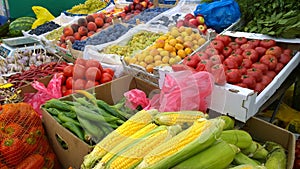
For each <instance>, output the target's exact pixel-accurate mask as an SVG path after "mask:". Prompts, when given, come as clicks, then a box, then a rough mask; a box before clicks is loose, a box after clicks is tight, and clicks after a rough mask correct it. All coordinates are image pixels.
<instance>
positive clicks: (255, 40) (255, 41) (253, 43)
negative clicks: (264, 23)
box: [247, 39, 260, 47]
mask: <svg viewBox="0 0 300 169" xmlns="http://www.w3.org/2000/svg"><path fill="white" fill-rule="evenodd" d="M247 43H249V44H250V45H252V46H253V47H257V46H259V43H260V40H258V39H251V40H248V42H247Z"/></svg>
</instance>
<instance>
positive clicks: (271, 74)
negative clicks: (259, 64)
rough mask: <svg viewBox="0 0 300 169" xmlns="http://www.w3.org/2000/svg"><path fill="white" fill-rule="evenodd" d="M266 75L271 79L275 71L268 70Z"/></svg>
mask: <svg viewBox="0 0 300 169" xmlns="http://www.w3.org/2000/svg"><path fill="white" fill-rule="evenodd" d="M266 75H267V76H269V77H270V78H271V79H274V77H275V76H276V73H275V72H274V71H271V70H269V71H267V73H266Z"/></svg>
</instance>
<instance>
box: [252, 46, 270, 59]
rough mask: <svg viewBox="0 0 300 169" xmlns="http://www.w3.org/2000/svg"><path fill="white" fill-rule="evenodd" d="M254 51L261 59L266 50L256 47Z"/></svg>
mask: <svg viewBox="0 0 300 169" xmlns="http://www.w3.org/2000/svg"><path fill="white" fill-rule="evenodd" d="M254 50H255V51H256V52H257V53H258V56H259V57H261V56H263V55H264V54H265V53H266V50H267V49H266V48H264V47H261V46H258V47H256V48H254Z"/></svg>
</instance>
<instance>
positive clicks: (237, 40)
mask: <svg viewBox="0 0 300 169" xmlns="http://www.w3.org/2000/svg"><path fill="white" fill-rule="evenodd" d="M234 41H235V42H236V43H237V44H239V45H242V44H244V43H247V41H248V40H247V39H246V38H245V37H238V38H235V39H234Z"/></svg>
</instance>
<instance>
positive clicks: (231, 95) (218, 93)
mask: <svg viewBox="0 0 300 169" xmlns="http://www.w3.org/2000/svg"><path fill="white" fill-rule="evenodd" d="M223 34H224V35H228V36H231V37H246V38H248V39H266V37H265V36H258V35H254V34H252V33H245V32H240V33H238V34H233V33H232V32H229V31H225V32H224V33H223ZM276 42H279V41H276ZM201 48H202V47H201ZM204 48H205V46H203V48H202V49H204ZM200 50H201V49H200ZM299 63H300V52H296V53H295V55H294V56H293V57H292V59H291V60H290V61H289V62H288V63H287V65H285V67H284V68H283V69H282V70H281V71H280V72H279V73H278V74H277V75H276V76H275V78H274V79H273V80H272V82H271V83H270V84H269V85H268V86H266V88H265V89H264V90H263V91H262V92H261V93H260V94H257V93H256V92H254V91H253V90H251V89H247V88H242V87H239V86H236V85H231V84H228V83H226V84H225V85H224V86H219V85H214V89H213V93H212V97H211V103H210V106H209V108H210V109H212V110H214V111H217V112H219V113H221V114H227V115H229V116H232V117H234V118H235V119H236V120H239V121H242V122H246V121H247V120H248V119H249V118H250V117H252V116H254V115H255V114H256V113H258V111H259V109H260V107H261V106H262V105H263V104H264V103H266V101H268V99H269V98H271V96H272V95H274V94H275V93H276V91H277V89H279V87H280V86H281V85H282V83H283V82H284V81H285V79H286V78H287V77H288V76H289V75H290V74H291V72H292V71H293V70H294V69H295V68H296V67H297V65H298V64H299Z"/></svg>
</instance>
